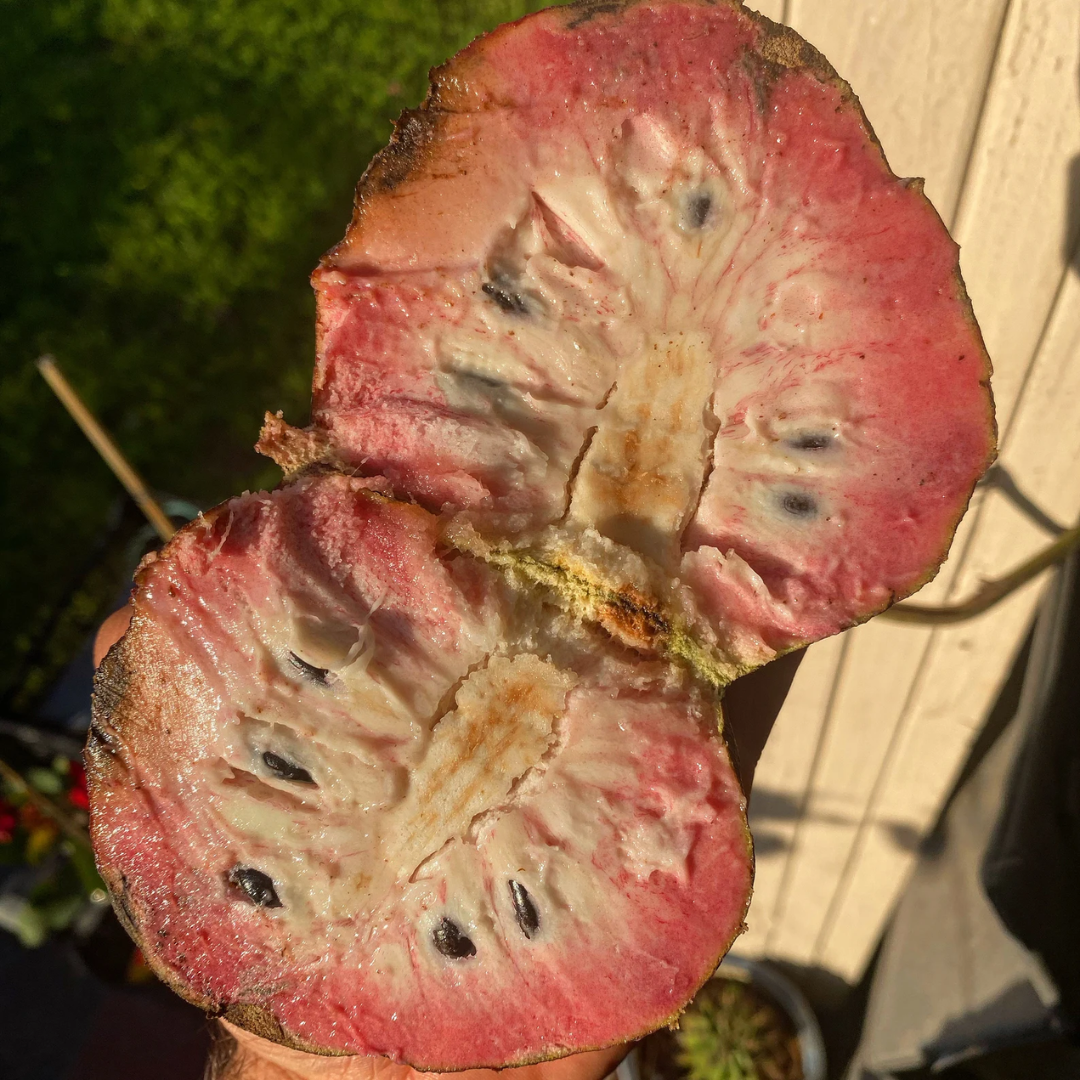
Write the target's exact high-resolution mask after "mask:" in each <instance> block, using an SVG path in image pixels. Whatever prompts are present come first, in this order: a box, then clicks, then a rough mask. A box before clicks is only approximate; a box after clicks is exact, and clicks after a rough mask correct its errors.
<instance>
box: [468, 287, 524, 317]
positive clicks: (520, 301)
mask: <svg viewBox="0 0 1080 1080" xmlns="http://www.w3.org/2000/svg"><path fill="white" fill-rule="evenodd" d="M480 288H481V289H483V290H484V292H485V293H487V295H488V296H490V297H491V299H492V300H494V301H495V303H496V304H498V305H499V307H501V308H502V309H503V311H505V312H507V313H508V314H510V315H528V314H529V305H528V304H527V303H526V302H525V297H523V296H522V295H521V294H520V293H516V292H514V291H513V290H512V289H510V288H509V287H508V285H507V283H506V282H505V281H500V282H498V283H496V282H494V281H485V282H484V284H483V285H481V286H480Z"/></svg>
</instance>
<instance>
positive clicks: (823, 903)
mask: <svg viewBox="0 0 1080 1080" xmlns="http://www.w3.org/2000/svg"><path fill="white" fill-rule="evenodd" d="M895 631H896V628H895V627H893V626H889V625H888V624H887V623H882V622H871V623H868V624H867V625H866V626H861V627H859V628H858V629H856V630H851V631H848V638H849V642H848V648H849V656H848V663H847V665H846V667H845V670H844V671H842V672H840V675H839V681H838V686H837V689H836V694H835V700H834V704H833V715H832V717H831V718H830V723H829V724H828V726H827V728H826V730H825V732H824V737H823V739H822V745H821V751H820V763H819V766H818V769H817V774H816V775H815V776H814V777H813V780H812V784H811V788H810V792H809V796H808V799H807V803H806V812H805V815H804V818H803V820H802V822H801V823H800V828H799V832H798V836H797V840H796V843H795V845H794V847H793V850H792V856H791V857H792V865H791V867H790V869H789V871H788V874H787V881H786V884H785V890H784V896H782V897H781V899H780V902H779V904H778V908H777V910H778V913H779V914H778V916H777V917H776V918H775V919H774V926H773V927H772V931H771V933H770V935H769V952H770V953H771V954H773V955H777V956H782V957H785V958H787V959H790V960H793V961H795V962H797V963H804V964H806V963H810V962H811V960H812V958H813V954H814V946H815V943H816V941H817V939H818V935H819V932H820V930H821V927H822V924H823V923H824V920H825V918H826V916H827V914H828V911H829V907H830V905H831V904H832V901H833V895H834V893H835V891H836V888H837V884H838V882H839V880H840V877H841V874H842V873H843V870H844V867H845V864H846V862H847V858H848V853H849V851H850V849H851V845H852V843H853V842H854V840H855V836H856V833H857V832H858V829H859V824H860V822H861V821H862V818H863V813H864V811H865V807H866V804H867V801H868V800H869V798H870V794H871V791H872V789H873V784H874V779H875V777H876V775H877V772H878V770H879V769H880V768H881V766H882V764H883V761H884V757H885V753H886V751H887V749H888V746H889V742H890V738H891V735H892V730H893V727H894V725H895V724H896V722H897V721H898V720H899V717H900V713H901V710H902V708H903V703H904V699H905V697H906V695H907V690H908V687H909V685H910V683H911V680H912V678H913V677H914V675H915V673H916V671H917V670H918V665H919V662H920V660H921V658H922V651H921V649H912V648H907V649H901V650H897V649H896V643H895V640H894V637H895Z"/></svg>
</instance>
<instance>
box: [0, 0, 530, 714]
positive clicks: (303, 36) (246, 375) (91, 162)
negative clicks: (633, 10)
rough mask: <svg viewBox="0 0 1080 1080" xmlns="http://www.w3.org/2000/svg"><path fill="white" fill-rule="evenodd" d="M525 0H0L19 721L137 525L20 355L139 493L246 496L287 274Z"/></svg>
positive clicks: (300, 413) (325, 242)
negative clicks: (109, 435)
mask: <svg viewBox="0 0 1080 1080" xmlns="http://www.w3.org/2000/svg"><path fill="white" fill-rule="evenodd" d="M540 6H542V5H541V4H539V3H528V2H526V0H0V26H2V27H3V30H2V32H0V73H2V74H0V79H2V85H0V266H2V267H3V273H2V274H0V461H2V467H0V484H2V487H0V499H2V502H0V506H2V509H3V513H2V514H0V551H2V552H3V559H2V565H3V569H2V571H0V575H2V577H0V588H2V590H3V595H2V602H0V642H2V643H3V646H4V647H3V649H2V651H0V708H2V709H3V711H4V712H7V713H12V712H14V713H20V712H21V713H27V712H32V711H33V709H34V707H35V704H36V703H37V702H38V700H39V699H40V696H41V693H42V692H43V691H44V689H45V688H46V687H47V685H48V683H49V682H50V680H51V679H52V678H53V677H54V675H55V673H56V671H57V670H58V668H59V667H60V666H61V665H62V664H63V663H64V662H65V661H66V660H67V659H68V658H69V657H70V656H71V655H72V654H73V652H74V651H75V650H76V649H77V648H78V646H79V644H80V643H81V642H82V641H83V640H84V639H85V636H86V634H87V632H88V631H89V628H90V627H91V626H92V624H93V623H94V621H95V620H96V619H97V618H98V617H100V615H101V614H102V613H103V612H104V611H105V610H107V609H108V607H109V606H110V605H111V603H112V602H113V601H114V599H115V597H116V595H117V593H118V590H119V588H120V583H119V579H118V577H117V573H118V571H117V568H118V567H120V566H122V565H123V562H124V560H123V558H122V557H120V556H119V555H118V552H119V551H122V549H123V544H124V543H125V542H126V540H127V539H128V538H129V536H130V534H131V532H132V531H133V530H134V528H135V525H136V523H137V519H136V518H135V517H134V516H133V515H132V514H131V512H130V508H127V509H125V508H124V507H123V506H122V505H121V504H120V503H119V501H118V500H119V490H120V489H119V487H118V485H117V484H116V482H115V481H114V480H113V479H112V477H111V476H110V474H109V473H108V472H107V471H106V469H105V467H104V466H103V465H102V464H101V463H100V462H99V461H98V459H97V457H96V455H95V454H94V452H93V451H92V450H91V448H90V447H89V446H88V445H87V444H86V443H85V441H84V440H83V438H82V436H81V434H80V433H79V432H78V430H77V429H76V428H75V426H74V425H73V423H72V422H71V421H70V420H69V419H68V418H67V416H66V414H65V413H64V412H63V411H62V409H61V407H60V405H59V404H58V403H57V402H56V401H55V400H54V399H53V398H52V396H51V393H50V391H49V390H48V389H47V387H46V386H45V384H44V383H43V381H42V380H41V378H40V376H39V375H38V374H37V372H36V370H35V369H34V368H33V365H32V361H33V359H34V358H35V357H36V356H37V355H39V354H40V353H42V352H51V353H53V354H55V356H56V358H57V360H58V362H59V363H60V365H61V367H62V368H63V370H64V371H65V373H66V374H67V375H68V377H69V379H70V380H71V382H72V383H73V384H74V385H75V386H76V388H77V389H78V390H79V391H80V392H81V393H82V394H83V395H84V397H85V400H86V401H87V403H88V404H89V405H90V407H91V408H92V409H93V410H94V411H95V412H96V413H97V414H98V415H99V417H100V418H101V419H102V420H103V421H104V423H105V424H106V426H107V427H108V428H109V429H110V430H111V431H112V432H113V434H114V436H115V437H116V439H117V441H118V442H119V443H120V445H121V446H122V447H123V449H124V450H125V451H126V452H127V453H128V454H129V456H130V457H131V459H132V460H133V462H134V463H135V465H136V467H137V468H138V469H139V470H140V471H141V472H142V473H143V475H144V476H145V477H146V478H147V480H148V482H149V483H150V484H151V485H152V486H153V487H155V488H157V489H158V490H159V491H165V492H169V493H172V494H174V495H178V496H182V497H184V498H187V499H191V500H194V501H195V502H197V503H199V504H201V505H210V504H212V503H214V502H217V501H219V500H220V499H222V498H224V497H226V496H227V495H229V494H231V493H234V492H236V491H239V490H241V489H243V488H245V487H257V486H266V485H271V484H273V483H275V482H276V478H277V474H276V471H275V469H274V468H273V467H271V466H269V464H268V463H266V462H265V461H264V460H263V459H260V458H258V457H257V456H256V455H255V454H254V452H253V451H252V450H251V446H252V444H253V442H254V440H255V438H256V435H257V431H258V427H259V424H260V418H261V417H262V414H263V411H264V410H266V409H272V410H276V409H284V410H285V412H286V415H287V416H288V417H289V419H291V420H293V421H294V422H302V421H303V420H304V419H305V416H306V413H307V408H308V396H309V381H310V376H311V362H312V353H313V312H314V305H313V301H312V296H311V292H310V289H309V287H308V285H307V276H308V274H309V272H310V271H311V269H312V268H313V266H314V265H315V262H316V261H317V259H318V256H319V254H320V253H321V252H322V251H323V250H325V249H326V248H327V247H329V246H330V245H331V244H332V243H334V241H335V240H337V239H338V238H339V237H340V236H341V234H342V233H343V232H344V228H345V225H346V223H347V221H348V218H349V214H350V205H351V197H352V188H353V185H354V184H355V182H356V180H357V179H358V178H359V176H360V174H361V172H362V171H363V168H364V166H365V164H366V163H367V161H368V160H369V158H370V157H371V155H372V154H373V153H374V151H375V150H376V149H378V147H379V146H380V145H382V144H383V143H385V141H386V140H387V138H388V136H389V134H390V121H391V119H392V118H393V117H395V116H396V115H397V113H398V112H399V111H400V110H401V109H402V108H403V107H406V106H410V105H415V104H417V103H418V102H419V101H420V99H421V98H422V96H423V93H424V88H425V80H426V73H427V70H428V68H429V67H430V66H431V65H433V64H435V63H439V62H441V61H442V60H444V59H446V58H447V57H448V56H449V55H450V54H451V53H453V52H454V51H455V50H456V49H457V48H459V47H460V46H462V45H463V44H465V43H466V42H467V41H468V40H470V39H471V38H472V37H473V36H475V35H476V34H477V33H479V32H481V31H483V30H486V29H490V28H491V27H493V26H495V25H496V24H498V23H499V22H502V21H505V20H507V19H511V18H516V17H518V16H519V15H521V14H523V13H524V12H525V11H526V10H531V9H535V8H536V7H540Z"/></svg>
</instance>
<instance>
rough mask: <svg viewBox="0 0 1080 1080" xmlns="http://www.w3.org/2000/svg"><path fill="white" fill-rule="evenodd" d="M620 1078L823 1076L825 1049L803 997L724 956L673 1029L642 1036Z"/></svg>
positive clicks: (761, 969) (766, 972) (778, 1079)
mask: <svg viewBox="0 0 1080 1080" xmlns="http://www.w3.org/2000/svg"><path fill="white" fill-rule="evenodd" d="M619 1080H825V1047H824V1043H823V1042H822V1038H821V1031H820V1029H819V1028H818V1024H817V1021H816V1019H815V1018H814V1014H813V1012H812V1011H811V1010H810V1006H809V1005H808V1004H807V1002H806V999H805V998H804V997H803V996H802V994H801V993H800V992H799V990H798V989H797V988H796V987H795V986H794V984H793V983H791V982H790V980H788V979H786V978H785V977H784V976H782V975H780V974H779V973H778V972H777V971H776V970H774V969H773V968H771V967H768V966H767V965H765V964H761V963H758V962H756V961H753V960H744V959H741V958H737V957H728V958H727V959H725V960H724V962H723V963H722V964H721V965H720V967H719V968H717V970H716V973H715V975H714V976H713V977H712V978H711V979H710V980H709V981H708V982H707V983H706V984H705V985H704V986H703V987H702V988H701V990H700V991H699V992H698V994H697V996H696V997H695V998H694V1000H693V1001H692V1002H691V1004H690V1005H689V1006H688V1007H687V1009H686V1011H685V1012H684V1013H683V1015H682V1016H681V1017H680V1019H679V1023H678V1026H677V1027H675V1028H667V1029H662V1030H660V1031H658V1032H655V1033H654V1034H652V1035H650V1036H649V1037H648V1038H646V1039H644V1040H643V1041H642V1042H641V1043H640V1044H639V1045H638V1046H637V1047H635V1049H634V1050H633V1051H632V1052H631V1054H630V1055H629V1056H628V1057H627V1059H626V1060H625V1061H624V1062H623V1064H622V1065H620V1066H619Z"/></svg>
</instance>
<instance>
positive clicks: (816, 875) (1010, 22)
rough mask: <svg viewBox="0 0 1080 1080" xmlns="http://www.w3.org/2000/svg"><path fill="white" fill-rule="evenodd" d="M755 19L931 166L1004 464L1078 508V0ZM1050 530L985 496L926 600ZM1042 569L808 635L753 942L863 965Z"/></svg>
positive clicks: (769, 772)
mask: <svg viewBox="0 0 1080 1080" xmlns="http://www.w3.org/2000/svg"><path fill="white" fill-rule="evenodd" d="M751 6H752V5H751ZM766 13H767V14H769V15H770V16H771V17H773V18H777V17H781V18H785V19H786V21H788V22H789V24H790V25H792V26H794V27H795V28H796V29H797V30H798V31H799V32H800V33H802V34H803V35H804V36H805V37H806V38H807V39H808V40H810V41H811V42H813V44H814V45H816V46H817V47H818V48H819V49H821V51H822V52H824V53H825V55H826V56H828V57H829V59H830V60H831V61H832V62H833V64H834V65H835V66H836V68H837V69H838V70H839V71H840V73H841V74H842V75H843V76H844V77H845V78H847V79H848V80H849V81H850V82H851V84H852V85H853V87H854V89H855V91H856V93H858V94H859V96H860V98H861V99H862V102H863V105H864V107H865V109H866V113H867V115H868V116H869V118H870V121H871V123H872V124H873V125H874V128H875V130H876V131H877V133H878V135H879V137H880V138H881V141H882V144H883V146H884V147H885V151H886V154H887V155H888V157H889V161H890V163H891V164H892V166H893V168H894V170H895V171H896V172H898V173H900V174H901V175H921V176H925V177H926V192H927V194H928V195H929V196H930V198H931V199H932V200H933V201H934V203H935V205H936V206H937V207H938V210H939V212H940V213H941V215H942V217H943V218H944V219H945V221H946V223H948V224H949V225H950V227H951V228H952V230H953V234H954V236H955V237H956V238H957V240H958V241H959V243H960V245H961V267H962V269H963V272H964V276H965V279H966V281H967V283H968V289H969V292H970V294H971V298H972V302H973V304H974V307H975V313H976V315H977V316H978V318H979V321H980V323H981V325H982V328H983V333H984V336H985V338H986V343H987V347H988V349H989V351H990V355H991V357H992V359H993V361H994V368H995V374H994V383H993V386H994V394H995V398H996V401H997V408H998V421H999V425H1000V443H1001V459H1000V460H1001V464H1002V466H1004V467H1005V468H1006V469H1007V470H1008V472H1009V474H1010V475H1011V476H1012V478H1013V479H1014V480H1015V482H1016V484H1017V486H1018V487H1019V488H1020V489H1021V490H1022V491H1023V492H1024V494H1025V495H1027V496H1028V498H1030V499H1031V500H1032V501H1033V502H1034V503H1035V504H1036V505H1037V506H1038V507H1039V508H1040V509H1041V510H1042V511H1043V512H1044V515H1046V516H1047V517H1049V518H1050V519H1053V521H1056V522H1057V523H1058V524H1060V525H1061V526H1066V525H1071V524H1073V523H1074V522H1075V520H1076V519H1077V516H1078V515H1080V275H1078V274H1077V273H1076V272H1075V270H1070V268H1069V255H1070V254H1071V252H1072V251H1073V250H1074V249H1075V241H1076V229H1077V225H1078V220H1077V219H1078V217H1080V3H1077V0H788V2H787V3H786V4H780V3H774V4H772V5H771V7H770V9H767V11H766ZM1070 204H1071V206H1072V208H1073V209H1072V217H1070V213H1069V206H1070ZM1046 525H1047V522H1046V521H1045V520H1044V521H1043V523H1042V525H1039V524H1036V523H1034V522H1033V521H1032V520H1031V519H1030V518H1029V517H1028V516H1025V515H1024V514H1023V513H1021V512H1020V511H1019V510H1018V509H1016V507H1015V506H1014V505H1013V504H1012V503H1011V502H1010V501H1009V500H1007V499H1006V498H1005V497H1004V496H1003V495H1002V494H1001V493H1000V492H999V491H998V490H996V489H993V488H987V489H982V490H980V491H979V492H977V494H976V497H975V499H974V500H973V503H972V506H971V509H970V511H969V513H968V516H967V518H966V519H965V521H964V523H963V524H962V526H961V528H960V531H959V532H958V534H957V538H956V541H955V543H954V546H953V551H952V554H951V555H950V558H949V560H948V562H947V563H946V565H945V567H944V568H943V570H942V572H941V574H940V575H939V576H938V578H937V580H936V581H934V582H933V583H932V584H931V585H929V586H927V588H926V589H924V590H923V591H922V593H921V594H920V597H919V599H920V601H922V602H928V603H940V602H943V601H944V600H946V599H953V600H955V599H957V598H960V597H962V596H965V595H967V594H968V593H969V592H970V591H972V590H973V589H974V588H975V587H977V585H978V583H979V581H980V580H981V579H982V578H985V577H995V576H999V575H1000V574H1001V573H1002V572H1004V571H1005V570H1006V569H1008V568H1010V567H1011V566H1013V565H1015V564H1016V563H1017V562H1019V561H1021V560H1023V559H1024V558H1025V557H1026V556H1027V555H1029V554H1030V553H1032V552H1034V551H1036V550H1037V549H1038V548H1039V547H1040V546H1042V545H1043V544H1045V543H1046V542H1047V541H1048V539H1049V538H1050V535H1051V534H1050V533H1049V532H1048V530H1047V528H1046V527H1045V526H1046ZM1043 584H1044V582H1042V581H1038V582H1033V583H1032V584H1031V585H1029V586H1028V587H1027V588H1025V589H1024V590H1022V591H1021V592H1019V593H1018V594H1016V595H1015V596H1013V597H1012V598H1010V599H1009V600H1008V601H1006V602H1005V603H1003V604H1002V605H1000V606H999V607H998V608H995V609H993V610H992V611H990V612H988V613H987V614H985V615H983V616H981V617H980V618H978V619H975V620H972V621H971V622H969V623H965V624H961V625H958V626H954V627H950V628H947V629H946V628H942V629H929V628H924V627H918V626H911V625H900V624H897V623H889V622H886V621H884V620H876V621H874V622H872V623H870V624H868V625H867V626H864V627H860V628H859V629H857V630H855V631H852V632H850V633H848V634H846V635H843V636H842V637H841V638H840V639H838V640H835V641H829V642H822V643H820V644H818V645H815V646H814V647H813V648H811V649H810V650H809V653H808V655H807V658H806V660H805V661H804V663H803V666H802V668H801V670H800V672H799V674H798V676H797V678H796V681H795V684H794V686H793V688H792V693H791V695H790V697H789V700H788V702H787V704H786V705H785V707H784V710H783V712H782V714H781V716H780V719H779V721H778V723H777V727H776V731H775V733H774V736H773V739H772V740H771V741H770V744H769V746H768V747H767V748H766V751H765V754H764V756H763V757H762V760H761V764H760V766H759V768H758V774H757V780H756V788H755V800H754V803H753V805H752V806H751V819H752V820H751V823H752V827H753V828H754V831H755V835H756V837H757V838H758V845H759V858H758V884H757V890H756V896H755V900H754V904H753V907H752V908H751V913H750V917H749V920H748V921H749V923H750V930H749V932H748V934H747V935H746V937H745V938H744V939H742V942H741V945H740V948H741V949H742V950H743V951H744V952H749V953H758V954H766V955H773V956H777V957H781V958H785V959H790V960H794V961H797V962H800V963H806V964H815V965H820V966H822V967H824V968H827V969H830V970H832V971H834V972H836V973H838V974H840V975H842V976H843V977H844V978H847V979H849V980H855V979H857V978H858V977H859V976H860V974H861V973H862V971H863V970H864V968H865V965H866V963H867V961H868V959H869V957H870V955H871V954H872V952H873V949H874V946H875V944H876V943H877V940H878V938H879V936H880V934H881V932H882V930H883V928H884V926H885V924H886V922H887V920H888V917H889V913H890V911H891V909H892V906H893V904H894V902H895V900H896V898H897V896H898V894H899V892H900V890H901V889H902V888H903V884H904V881H905V879H906V877H907V874H908V872H909V871H910V869H911V867H912V865H913V861H914V859H915V853H916V848H917V845H918V843H919V841H920V840H921V838H922V837H923V836H924V835H925V834H926V832H927V830H928V829H929V828H930V827H931V826H932V825H933V823H934V821H935V820H936V818H937V816H938V813H939V811H940V809H941V806H942V803H943V801H944V799H945V797H946V796H947V795H948V792H949V790H950V788H951V786H952V784H953V782H954V780H955V777H956V775H957V773H958V770H959V768H960V767H961V765H962V764H963V761H964V759H965V757H966V755H967V752H968V750H969V748H970V746H971V742H972V740H973V739H974V737H975V736H976V734H977V733H978V731H979V729H980V727H981V725H982V723H983V721H984V719H985V716H986V714H987V711H988V709H989V707H990V706H991V705H992V703H993V700H994V698H995V696H996V694H997V691H998V690H999V688H1000V685H1001V683H1002V681H1003V679H1004V677H1005V675H1006V673H1007V671H1008V667H1009V664H1010V662H1011V660H1012V658H1013V656H1014V655H1015V653H1016V650H1017V648H1018V646H1019V644H1020V642H1021V641H1022V639H1023V636H1024V633H1025V631H1026V628H1027V626H1028V623H1029V621H1030V618H1031V615H1032V613H1033V610H1034V608H1035V605H1036V604H1037V602H1038V597H1039V594H1040V592H1041V589H1042V587H1043Z"/></svg>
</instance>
